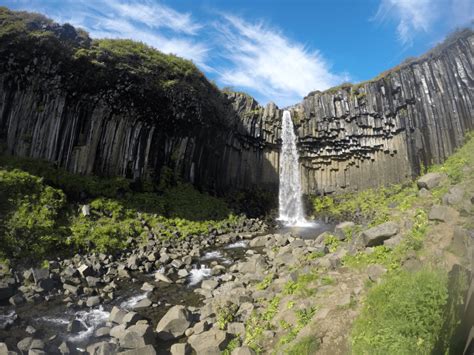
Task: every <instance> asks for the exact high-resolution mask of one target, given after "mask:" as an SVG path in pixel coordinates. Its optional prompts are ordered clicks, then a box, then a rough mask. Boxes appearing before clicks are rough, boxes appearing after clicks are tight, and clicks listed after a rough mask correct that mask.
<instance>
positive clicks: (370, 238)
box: [362, 222, 399, 247]
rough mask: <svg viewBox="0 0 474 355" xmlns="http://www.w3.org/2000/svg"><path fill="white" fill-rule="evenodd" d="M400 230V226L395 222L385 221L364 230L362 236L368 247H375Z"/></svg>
mask: <svg viewBox="0 0 474 355" xmlns="http://www.w3.org/2000/svg"><path fill="white" fill-rule="evenodd" d="M398 231H399V228H398V226H397V224H396V223H395V222H385V223H382V224H379V225H378V226H375V227H372V228H370V229H367V230H366V231H364V232H362V237H363V241H364V244H365V246H366V247H373V246H376V245H380V244H382V243H383V241H384V240H386V239H388V238H390V237H391V236H393V235H395V234H397V233H398Z"/></svg>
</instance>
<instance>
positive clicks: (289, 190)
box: [278, 111, 312, 227]
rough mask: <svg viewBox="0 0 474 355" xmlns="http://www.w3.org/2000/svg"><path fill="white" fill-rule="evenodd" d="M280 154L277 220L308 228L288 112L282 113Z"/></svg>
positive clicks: (296, 153)
mask: <svg viewBox="0 0 474 355" xmlns="http://www.w3.org/2000/svg"><path fill="white" fill-rule="evenodd" d="M281 126H282V131H281V139H282V145H281V152H280V191H279V196H278V200H279V212H280V216H279V217H278V219H279V220H281V221H283V222H284V223H285V225H286V226H297V227H309V226H311V225H312V224H311V223H309V222H308V221H306V219H305V217H304V211H303V201H302V199H301V196H302V190H301V178H300V169H299V163H298V159H299V156H298V150H297V149H296V135H295V131H294V128H293V121H292V120H291V115H290V112H289V111H284V112H283V119H282V124H281Z"/></svg>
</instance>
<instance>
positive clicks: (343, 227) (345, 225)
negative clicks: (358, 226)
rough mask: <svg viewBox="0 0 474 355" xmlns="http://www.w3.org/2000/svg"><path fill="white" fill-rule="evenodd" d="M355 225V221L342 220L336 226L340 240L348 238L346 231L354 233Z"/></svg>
mask: <svg viewBox="0 0 474 355" xmlns="http://www.w3.org/2000/svg"><path fill="white" fill-rule="evenodd" d="M354 227H355V223H354V222H349V221H346V222H341V223H339V224H338V225H336V227H335V228H334V235H335V236H336V237H337V238H338V239H339V240H344V239H346V238H347V235H346V233H347V232H348V231H350V233H351V234H352V229H353V228H354Z"/></svg>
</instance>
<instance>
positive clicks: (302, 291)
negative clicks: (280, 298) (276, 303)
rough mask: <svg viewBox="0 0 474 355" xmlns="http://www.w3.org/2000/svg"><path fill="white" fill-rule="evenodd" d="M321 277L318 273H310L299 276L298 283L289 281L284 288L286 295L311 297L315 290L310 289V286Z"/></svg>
mask: <svg viewBox="0 0 474 355" xmlns="http://www.w3.org/2000/svg"><path fill="white" fill-rule="evenodd" d="M318 278H319V276H318V274H317V273H314V272H310V273H307V274H302V275H300V276H298V279H297V280H296V281H288V282H287V283H286V284H285V286H284V287H283V294H284V295H297V296H310V295H311V294H312V293H313V292H314V289H312V288H310V287H309V285H310V284H311V283H313V282H314V281H316V280H318Z"/></svg>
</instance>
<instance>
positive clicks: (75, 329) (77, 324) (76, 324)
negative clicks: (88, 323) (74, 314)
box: [67, 319, 86, 333]
mask: <svg viewBox="0 0 474 355" xmlns="http://www.w3.org/2000/svg"><path fill="white" fill-rule="evenodd" d="M85 329H86V327H85V326H84V324H83V323H82V322H81V321H80V320H79V319H74V320H73V321H71V322H70V323H69V324H68V326H67V331H68V332H69V333H79V332H81V331H83V330H85Z"/></svg>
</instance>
